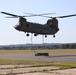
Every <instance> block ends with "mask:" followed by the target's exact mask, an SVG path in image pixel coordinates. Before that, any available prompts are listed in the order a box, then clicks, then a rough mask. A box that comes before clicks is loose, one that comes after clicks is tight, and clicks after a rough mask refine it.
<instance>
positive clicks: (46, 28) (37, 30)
mask: <svg viewBox="0 0 76 75" xmlns="http://www.w3.org/2000/svg"><path fill="white" fill-rule="evenodd" d="M1 13H3V14H6V15H10V16H11V17H7V18H19V22H18V23H17V24H16V25H15V26H14V28H15V29H16V30H18V31H23V32H25V33H26V36H29V33H33V34H34V36H37V35H39V34H40V35H45V37H47V35H53V37H54V38H55V34H56V33H57V32H58V31H59V28H58V20H57V18H67V17H72V16H76V14H73V15H66V16H59V17H49V16H46V15H48V14H53V13H45V14H31V13H26V14H29V15H28V16H19V15H15V14H11V13H7V12H1ZM33 16H42V17H47V18H50V19H48V20H47V22H46V23H45V24H39V23H33V22H28V21H27V19H26V18H24V17H33Z"/></svg>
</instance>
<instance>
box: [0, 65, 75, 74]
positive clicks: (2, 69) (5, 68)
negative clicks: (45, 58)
mask: <svg viewBox="0 0 76 75" xmlns="http://www.w3.org/2000/svg"><path fill="white" fill-rule="evenodd" d="M23 66H25V65H0V74H8V73H17V74H15V75H76V68H75V69H65V70H55V71H51V70H52V69H58V68H59V67H55V66H46V67H27V68H20V67H23ZM16 67H19V68H16ZM10 68H11V69H10ZM39 70H50V71H49V72H46V71H45V72H39ZM32 71H38V72H33V73H32ZM18 73H19V74H18Z"/></svg>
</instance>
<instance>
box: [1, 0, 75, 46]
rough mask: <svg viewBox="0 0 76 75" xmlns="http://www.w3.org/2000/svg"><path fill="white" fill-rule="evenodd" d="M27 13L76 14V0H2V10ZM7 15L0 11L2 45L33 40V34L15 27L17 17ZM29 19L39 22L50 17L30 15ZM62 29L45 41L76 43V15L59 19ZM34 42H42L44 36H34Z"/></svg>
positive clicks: (44, 21) (45, 20) (19, 13)
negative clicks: (27, 33) (9, 17)
mask: <svg viewBox="0 0 76 75" xmlns="http://www.w3.org/2000/svg"><path fill="white" fill-rule="evenodd" d="M1 11H5V12H8V13H13V14H18V15H25V14H24V12H28V13H37V14H38V13H56V14H52V15H49V16H50V17H51V16H52V17H53V16H63V15H69V14H76V0H0V12H1ZM6 16H7V15H3V14H1V13H0V45H9V44H26V43H30V42H31V34H30V36H29V37H26V34H25V33H24V32H18V31H16V30H15V29H14V27H13V26H14V25H16V24H17V22H18V18H17V19H14V18H13V19H12V18H11V19H7V18H5V17H6ZM26 19H27V20H28V21H31V22H37V23H42V24H44V23H46V22H47V20H48V18H43V17H30V18H26ZM58 21H59V29H60V31H59V32H58V33H57V34H56V38H53V36H51V35H49V36H48V37H47V38H45V43H75V42H76V17H70V18H64V19H58ZM33 43H42V36H41V35H39V36H37V37H34V36H33Z"/></svg>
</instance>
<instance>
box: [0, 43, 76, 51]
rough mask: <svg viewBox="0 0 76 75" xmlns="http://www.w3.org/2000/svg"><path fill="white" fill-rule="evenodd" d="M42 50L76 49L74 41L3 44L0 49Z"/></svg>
mask: <svg viewBox="0 0 76 75" xmlns="http://www.w3.org/2000/svg"><path fill="white" fill-rule="evenodd" d="M37 49H38V50H42V49H76V43H66V44H55V45H49V46H48V45H43V46H17V47H16V46H3V47H0V50H37Z"/></svg>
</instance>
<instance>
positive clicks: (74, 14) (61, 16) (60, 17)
mask: <svg viewBox="0 0 76 75" xmlns="http://www.w3.org/2000/svg"><path fill="white" fill-rule="evenodd" d="M73 16H76V14H73V15H66V16H59V17H56V18H67V17H73Z"/></svg>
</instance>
